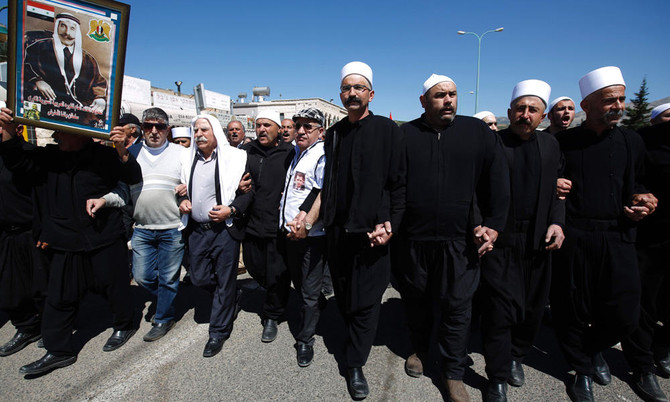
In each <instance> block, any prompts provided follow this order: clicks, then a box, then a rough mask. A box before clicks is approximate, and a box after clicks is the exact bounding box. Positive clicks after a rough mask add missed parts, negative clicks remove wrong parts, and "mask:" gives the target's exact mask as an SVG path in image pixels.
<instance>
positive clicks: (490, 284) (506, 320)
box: [479, 233, 551, 382]
mask: <svg viewBox="0 0 670 402" xmlns="http://www.w3.org/2000/svg"><path fill="white" fill-rule="evenodd" d="M505 237H506V240H507V241H506V242H505V243H506V244H502V243H501V244H498V243H496V246H495V247H494V249H493V250H492V251H490V252H488V253H487V254H486V255H485V256H484V257H483V259H482V283H481V287H480V291H479V292H480V293H479V297H480V302H481V306H482V341H483V346H484V357H485V359H486V374H487V376H488V378H489V380H495V381H500V382H505V381H507V379H508V378H509V376H510V367H511V363H512V359H514V360H516V361H519V362H520V361H523V359H524V357H526V355H527V354H528V352H529V351H530V349H531V348H532V346H533V342H534V340H535V337H536V335H537V332H538V331H539V329H540V324H541V323H542V316H543V314H544V307H545V305H546V303H547V299H548V298H549V286H550V284H551V259H550V253H549V252H548V251H546V250H532V249H529V247H528V245H529V244H532V243H531V242H532V239H529V238H528V235H527V234H526V233H506V236H505Z"/></svg>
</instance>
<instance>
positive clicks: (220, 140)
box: [180, 114, 247, 230]
mask: <svg viewBox="0 0 670 402" xmlns="http://www.w3.org/2000/svg"><path fill="white" fill-rule="evenodd" d="M199 119H205V120H207V121H208V122H209V125H210V126H212V132H213V133H214V138H216V157H217V159H218V162H219V186H220V187H219V188H220V190H221V202H222V203H223V205H230V203H231V202H233V200H234V199H235V192H236V191H237V187H238V186H239V184H240V179H242V176H243V175H244V170H245V169H246V166H247V153H246V152H245V151H242V150H241V149H237V148H233V147H231V146H230V145H229V144H228V139H227V138H226V135H225V134H224V133H223V128H221V123H219V120H218V119H217V118H216V117H214V116H211V115H208V114H201V115H198V116H195V117H194V118H193V120H191V131H192V132H193V133H195V122H196V121H198V120H199ZM194 140H195V138H194ZM187 150H188V151H189V152H185V153H184V155H187V156H188V159H187V160H184V161H182V164H181V181H182V183H185V184H186V188H188V186H189V181H190V180H191V167H192V166H193V160H194V159H195V158H196V157H197V156H196V151H197V150H198V146H197V143H194V144H193V145H192V146H191V147H190V148H188V149H187ZM212 180H214V178H213V177H212ZM190 196H191V194H189V197H190ZM188 217H189V215H188V214H185V215H182V218H181V221H182V226H180V230H181V229H184V228H185V227H186V225H187V224H188ZM226 224H227V225H228V226H231V225H232V224H233V221H232V219H230V218H229V219H227V220H226Z"/></svg>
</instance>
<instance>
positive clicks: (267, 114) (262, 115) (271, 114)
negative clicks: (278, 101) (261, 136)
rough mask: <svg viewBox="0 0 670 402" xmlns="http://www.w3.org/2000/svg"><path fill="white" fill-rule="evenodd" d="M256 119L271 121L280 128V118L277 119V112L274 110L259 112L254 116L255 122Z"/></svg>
mask: <svg viewBox="0 0 670 402" xmlns="http://www.w3.org/2000/svg"><path fill="white" fill-rule="evenodd" d="M258 119H268V120H272V121H273V122H275V123H277V125H278V126H279V127H281V118H280V117H279V112H278V111H276V110H261V111H260V112H258V114H257V115H256V121H258Z"/></svg>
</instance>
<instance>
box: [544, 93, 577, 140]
mask: <svg viewBox="0 0 670 402" xmlns="http://www.w3.org/2000/svg"><path fill="white" fill-rule="evenodd" d="M547 117H548V118H549V122H550V124H549V127H547V128H546V129H544V131H546V132H548V133H550V134H556V133H558V132H560V131H564V130H567V129H569V128H570V125H571V124H572V121H573V120H574V119H575V102H574V101H573V100H572V99H570V98H568V97H567V96H560V97H558V98H556V99H554V100H553V101H551V103H550V104H549V107H548V108H547Z"/></svg>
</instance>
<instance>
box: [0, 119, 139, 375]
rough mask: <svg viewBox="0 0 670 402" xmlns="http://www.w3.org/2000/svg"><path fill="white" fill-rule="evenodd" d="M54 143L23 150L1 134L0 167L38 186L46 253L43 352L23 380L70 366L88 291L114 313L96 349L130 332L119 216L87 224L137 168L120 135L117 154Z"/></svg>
mask: <svg viewBox="0 0 670 402" xmlns="http://www.w3.org/2000/svg"><path fill="white" fill-rule="evenodd" d="M0 122H2V123H3V124H11V123H12V122H13V118H12V111H11V110H9V109H2V113H0ZM53 137H54V139H55V140H56V142H57V143H58V145H57V146H54V145H49V146H47V147H45V148H36V149H34V150H32V151H26V150H24V149H23V148H22V147H21V143H20V141H19V140H18V139H17V138H16V133H12V132H11V130H3V134H2V141H3V142H2V144H0V155H2V157H3V159H4V161H5V164H6V166H7V167H9V168H10V169H11V170H13V171H15V172H25V173H26V174H30V175H31V176H32V177H33V180H35V181H37V182H38V183H41V185H43V186H44V191H43V193H41V194H43V195H44V197H43V198H44V199H41V200H40V201H41V205H40V206H41V210H40V213H41V218H42V220H41V222H42V229H41V232H40V236H39V239H38V240H39V242H40V243H41V244H42V245H43V246H44V247H48V249H49V251H50V254H51V262H50V266H49V284H48V294H47V298H46V303H45V308H44V318H43V320H42V336H43V337H44V346H45V348H46V350H47V353H46V354H45V355H44V356H43V357H42V358H41V359H39V360H37V361H35V362H33V363H31V364H28V365H25V366H23V367H21V369H20V370H19V372H20V373H21V374H27V375H34V374H40V373H44V372H47V371H49V370H51V369H54V368H57V367H65V366H68V365H70V364H73V363H74V362H75V361H76V360H77V351H76V350H75V348H74V345H73V344H72V329H73V328H72V327H73V323H74V319H75V316H76V312H77V308H78V304H79V302H80V300H81V299H82V297H83V295H84V294H85V293H86V292H87V291H89V290H91V291H96V292H100V293H102V294H103V295H104V296H106V298H107V300H108V301H109V303H110V307H111V310H112V313H113V326H114V333H113V334H112V336H111V337H110V338H109V340H108V341H107V343H106V344H105V347H104V349H103V350H106V351H111V350H114V349H116V348H118V347H119V346H121V345H123V343H125V342H126V341H127V340H128V338H130V336H131V335H132V334H133V333H134V332H135V329H134V328H133V321H132V318H133V317H132V316H133V311H132V306H131V304H130V300H131V297H130V281H129V277H128V271H127V267H128V260H127V257H128V254H127V248H126V242H125V240H124V227H123V222H122V220H121V211H120V210H119V209H117V208H107V209H103V210H101V211H99V212H98V213H96V214H95V217H92V216H90V215H89V211H87V208H89V205H88V204H87V203H88V200H90V199H97V198H100V197H101V196H103V195H105V194H107V193H108V192H110V191H111V190H112V189H113V188H114V187H115V186H116V185H117V183H118V181H119V180H121V181H124V182H126V183H128V184H134V183H138V182H140V181H141V180H142V172H141V169H140V166H139V165H138V164H137V162H136V161H135V159H134V158H133V157H132V156H130V154H129V153H128V150H127V149H126V148H125V147H124V143H125V138H126V136H125V135H124V134H116V135H114V136H112V137H111V138H110V139H111V140H112V141H113V142H114V143H115V146H116V150H115V149H112V148H109V147H106V146H104V145H101V144H98V143H95V142H93V140H92V139H91V138H88V137H84V136H80V135H75V134H69V133H64V132H59V131H57V132H55V133H54V135H53ZM46 245H48V246H46Z"/></svg>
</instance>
